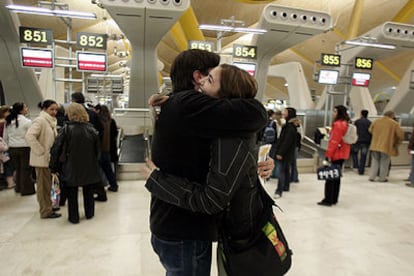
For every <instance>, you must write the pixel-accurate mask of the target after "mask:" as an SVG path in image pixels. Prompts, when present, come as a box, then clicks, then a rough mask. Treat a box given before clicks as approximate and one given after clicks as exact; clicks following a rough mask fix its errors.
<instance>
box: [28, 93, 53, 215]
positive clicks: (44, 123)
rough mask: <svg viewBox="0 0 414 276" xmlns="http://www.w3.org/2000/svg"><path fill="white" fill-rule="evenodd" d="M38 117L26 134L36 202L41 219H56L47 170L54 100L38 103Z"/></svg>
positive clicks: (51, 139) (51, 136)
mask: <svg viewBox="0 0 414 276" xmlns="http://www.w3.org/2000/svg"><path fill="white" fill-rule="evenodd" d="M39 107H40V109H41V111H40V114H39V117H37V118H36V119H34V120H33V123H32V125H31V126H30V128H29V130H28V131H27V133H26V141H27V143H28V144H29V146H30V165H31V166H32V167H34V168H35V171H36V180H37V193H36V194H37V202H38V203H39V212H40V217H41V218H58V217H60V216H61V214H59V213H55V211H57V209H56V210H54V209H53V205H52V200H51V197H50V192H51V189H52V185H51V181H52V174H51V173H50V170H49V161H50V149H51V148H52V145H53V142H54V141H55V137H56V134H57V132H56V122H57V120H56V113H57V109H58V105H57V103H56V102H55V101H54V100H45V101H43V102H40V103H39Z"/></svg>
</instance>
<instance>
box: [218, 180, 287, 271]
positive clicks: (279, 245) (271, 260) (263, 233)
mask: <svg viewBox="0 0 414 276" xmlns="http://www.w3.org/2000/svg"><path fill="white" fill-rule="evenodd" d="M258 186H260V188H259V193H260V198H261V200H262V202H263V205H264V209H263V214H262V218H261V219H260V220H259V221H260V223H259V225H258V227H257V229H256V231H254V233H255V234H254V235H253V236H252V237H249V238H247V239H245V240H232V239H231V238H229V237H227V236H226V235H225V233H223V234H222V239H221V242H222V246H221V248H220V251H219V254H221V256H219V257H221V258H222V263H223V266H224V267H225V270H226V272H227V274H228V275H237V276H243V275H246V276H248V275H249V276H250V275H255V276H260V275H272V276H279V275H284V274H285V273H286V272H287V271H288V270H289V269H290V267H291V265H292V250H291V249H290V248H289V245H288V242H287V239H286V237H285V235H284V234H283V231H282V228H281V226H280V224H279V222H278V221H277V219H276V216H275V215H274V213H273V206H277V205H276V204H275V202H274V201H273V199H272V198H271V197H270V196H269V194H268V193H267V192H266V191H265V190H264V188H263V187H262V185H261V184H260V183H258ZM277 207H278V206H277Z"/></svg>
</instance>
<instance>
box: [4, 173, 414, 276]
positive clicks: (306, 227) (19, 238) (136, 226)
mask: <svg viewBox="0 0 414 276" xmlns="http://www.w3.org/2000/svg"><path fill="white" fill-rule="evenodd" d="M408 172H409V170H408V168H401V167H395V168H392V171H391V175H390V177H389V182H387V183H378V182H369V181H368V176H367V175H365V176H359V175H358V174H357V173H355V172H354V171H352V170H347V171H345V172H344V177H343V179H342V188H341V194H340V199H339V203H338V204H337V205H336V206H334V207H323V206H318V205H316V202H317V201H319V200H321V199H322V194H323V182H319V181H317V180H316V176H315V175H314V174H301V175H300V183H297V184H296V183H294V184H292V187H291V191H290V192H288V193H284V194H283V197H282V198H281V199H278V200H277V202H278V204H279V205H280V207H281V208H282V209H283V210H284V213H281V212H279V211H276V214H277V216H278V218H279V221H280V223H281V224H282V227H283V229H284V232H285V234H286V236H287V238H288V240H289V242H290V246H291V247H292V249H293V251H294V256H293V266H292V268H291V270H290V271H289V272H288V275H291V276H307V275H309V276H336V275H338V276H347V275H350V276H359V275H370V276H371V275H375V276H389V275H398V276H405V275H406V276H409V275H414V238H413V236H414V188H410V187H407V186H405V185H404V181H403V179H404V178H407V176H408ZM143 183H144V182H143V181H123V182H121V183H120V191H119V192H118V193H109V194H108V196H109V200H108V202H106V203H100V202H98V203H97V204H96V215H95V217H94V218H93V219H92V220H85V219H81V221H80V223H79V224H77V225H72V224H70V223H69V222H68V221H67V211H66V209H62V211H61V213H62V215H63V216H62V217H61V218H58V219H40V218H39V215H38V212H37V202H36V197H35V196H29V197H21V196H19V195H16V194H15V193H14V192H13V191H12V190H6V191H1V192H0V275H142V276H152V275H154V276H156V275H164V272H163V268H162V267H161V265H160V264H159V262H158V259H157V256H156V255H155V254H154V253H153V251H152V249H151V246H150V242H149V238H150V233H149V228H148V208H149V194H148V193H147V191H146V190H145V188H144V187H143ZM275 186H276V181H275V180H271V181H269V182H268V183H266V188H267V189H268V190H269V191H271V192H272V191H273V190H274V189H275ZM82 216H83V211H81V217H82ZM212 275H217V273H216V271H215V262H214V263H213V269H212Z"/></svg>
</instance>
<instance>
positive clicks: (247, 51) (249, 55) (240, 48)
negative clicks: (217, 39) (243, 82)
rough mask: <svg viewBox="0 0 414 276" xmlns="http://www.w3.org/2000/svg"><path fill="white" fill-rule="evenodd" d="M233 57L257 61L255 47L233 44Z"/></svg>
mask: <svg viewBox="0 0 414 276" xmlns="http://www.w3.org/2000/svg"><path fill="white" fill-rule="evenodd" d="M233 57H235V58H245V59H257V46H249V45H241V44H233Z"/></svg>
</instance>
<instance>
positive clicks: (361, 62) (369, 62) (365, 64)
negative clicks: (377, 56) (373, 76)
mask: <svg viewBox="0 0 414 276" xmlns="http://www.w3.org/2000/svg"><path fill="white" fill-rule="evenodd" d="M354 65H355V68H356V69H367V70H372V66H373V65H374V60H373V59H372V58H365V57H356V58H355V64H354Z"/></svg>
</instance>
